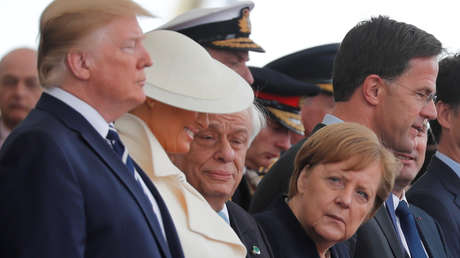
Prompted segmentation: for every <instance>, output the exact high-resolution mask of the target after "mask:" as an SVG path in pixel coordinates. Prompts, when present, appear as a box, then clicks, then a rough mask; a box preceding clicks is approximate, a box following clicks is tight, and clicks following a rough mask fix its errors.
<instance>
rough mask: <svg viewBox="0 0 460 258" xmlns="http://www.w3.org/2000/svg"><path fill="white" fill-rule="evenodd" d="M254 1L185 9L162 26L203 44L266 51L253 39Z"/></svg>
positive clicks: (212, 46) (223, 47)
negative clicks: (252, 16)
mask: <svg viewBox="0 0 460 258" xmlns="http://www.w3.org/2000/svg"><path fill="white" fill-rule="evenodd" d="M252 8H254V3H253V2H251V1H243V2H236V3H233V4H231V5H228V6H224V7H219V8H196V9H192V10H190V11H188V12H185V13H183V14H181V15H179V16H177V17H176V18H174V19H173V20H171V21H169V22H167V23H166V24H164V25H162V26H160V27H159V28H158V29H162V30H174V31H177V32H180V33H182V34H185V35H186V36H188V37H190V38H192V39H193V40H195V41H196V42H198V43H199V44H201V45H203V46H206V47H211V48H217V49H227V50H248V51H256V52H265V50H263V49H262V47H261V46H259V45H258V44H256V43H255V42H254V41H252V40H251V39H250V38H249V35H250V34H251V22H250V20H249V13H250V11H251V10H252Z"/></svg>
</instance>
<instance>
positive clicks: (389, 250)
mask: <svg viewBox="0 0 460 258" xmlns="http://www.w3.org/2000/svg"><path fill="white" fill-rule="evenodd" d="M409 209H410V211H411V213H412V214H413V215H414V217H415V221H416V224H417V228H418V231H419V234H420V237H421V238H422V242H423V245H424V246H425V249H426V251H427V253H428V255H429V257H433V258H444V257H450V255H449V254H448V253H449V252H448V251H447V248H446V243H445V239H444V235H443V234H442V231H441V228H440V226H439V224H437V222H435V221H434V219H433V218H432V217H430V216H429V215H428V214H426V213H425V212H424V211H423V210H421V209H419V208H417V207H415V205H413V204H409ZM351 241H354V242H355V243H354V245H355V247H354V249H355V254H354V257H355V258H368V257H385V258H389V257H395V258H408V257H409V256H408V255H407V254H406V251H405V249H404V247H403V246H402V243H401V242H400V239H399V235H398V233H397V232H396V229H395V227H394V224H393V222H392V219H391V217H390V215H389V213H388V210H387V208H386V207H385V206H382V207H380V208H379V209H378V211H377V213H376V214H375V216H374V217H373V218H371V219H370V220H369V221H368V222H366V223H365V224H363V225H362V226H361V227H360V228H359V229H358V231H357V233H356V237H355V239H352V240H351ZM350 245H353V244H350Z"/></svg>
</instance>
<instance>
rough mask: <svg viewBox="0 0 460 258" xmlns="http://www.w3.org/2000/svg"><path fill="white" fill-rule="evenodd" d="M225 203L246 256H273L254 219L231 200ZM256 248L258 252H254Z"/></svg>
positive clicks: (261, 257) (265, 257)
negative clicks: (244, 248)
mask: <svg viewBox="0 0 460 258" xmlns="http://www.w3.org/2000/svg"><path fill="white" fill-rule="evenodd" d="M226 205H227V210H228V215H229V217H230V225H231V227H232V228H233V230H234V231H235V232H236V234H237V235H238V237H239V238H240V240H241V242H243V244H244V246H245V247H246V250H247V251H248V253H247V255H246V257H247V258H250V257H254V258H255V257H259V258H268V257H273V253H272V250H271V248H270V245H269V242H268V239H267V236H266V235H265V233H264V231H263V230H262V228H261V227H260V226H259V224H258V223H257V222H256V221H255V219H254V218H253V217H252V216H251V215H250V214H249V213H248V212H247V211H245V210H244V209H243V208H241V207H239V206H238V205H237V204H236V203H234V202H232V201H228V202H227V203H226ZM254 247H256V248H254ZM257 248H258V249H259V250H260V254H256V252H257V251H256V249H257Z"/></svg>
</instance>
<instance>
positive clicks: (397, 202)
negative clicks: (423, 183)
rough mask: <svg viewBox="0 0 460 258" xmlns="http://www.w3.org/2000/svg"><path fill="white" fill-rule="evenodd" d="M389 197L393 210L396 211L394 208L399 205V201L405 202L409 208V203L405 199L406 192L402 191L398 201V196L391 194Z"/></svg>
mask: <svg viewBox="0 0 460 258" xmlns="http://www.w3.org/2000/svg"><path fill="white" fill-rule="evenodd" d="M391 197H392V198H393V206H394V207H393V208H394V210H396V208H398V205H399V202H400V201H405V202H406V203H407V206H409V202H408V201H407V199H406V191H403V193H402V198H401V199H399V198H398V196H396V195H394V194H393V193H391Z"/></svg>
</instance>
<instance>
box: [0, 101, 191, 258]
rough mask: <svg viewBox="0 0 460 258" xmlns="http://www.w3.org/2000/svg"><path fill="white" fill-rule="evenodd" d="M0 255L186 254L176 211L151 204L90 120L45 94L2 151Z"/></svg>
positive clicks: (58, 257)
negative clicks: (158, 224) (159, 222)
mask: <svg viewBox="0 0 460 258" xmlns="http://www.w3.org/2000/svg"><path fill="white" fill-rule="evenodd" d="M0 169H1V170H0V218H1V219H0V228H1V230H0V257H5V258H7V257H8V258H9V257H47V258H63V257H66V258H74V257H111V258H116V257H120V258H122V257H123V258H125V257H136V258H142V257H146V258H147V257H149V258H152V257H174V258H175V257H183V253H182V249H181V246H180V243H179V240H178V237H177V234H176V231H175V228H174V224H173V223H172V220H171V217H170V215H169V212H168V210H167V208H166V206H165V204H164V203H163V201H162V199H161V197H160V195H159V193H158V191H157V190H156V188H155V187H154V186H153V184H152V183H151V182H150V180H149V179H148V178H147V177H146V176H145V174H144V173H143V172H142V170H141V169H140V168H139V167H137V170H138V172H139V174H140V175H141V176H142V178H143V180H144V182H145V183H146V185H147V186H148V187H149V189H150V191H151V192H152V194H153V196H154V197H155V199H156V201H157V202H158V205H159V207H160V211H161V215H162V219H163V222H164V227H165V231H166V237H167V239H168V243H166V241H165V240H164V238H163V237H162V233H161V232H159V230H157V229H155V228H158V227H154V226H153V225H154V223H153V221H154V220H155V219H156V217H155V214H154V212H153V210H152V206H151V204H150V202H149V200H148V199H147V197H146V195H145V194H144V193H143V191H142V188H141V187H140V186H139V184H138V183H137V182H136V180H135V179H134V177H133V176H130V174H129V172H128V170H127V168H126V166H125V165H124V164H123V163H122V161H121V159H120V158H119V157H118V156H117V155H116V154H115V152H114V151H113V150H112V149H111V148H110V146H109V145H108V144H107V142H106V141H105V139H104V138H103V137H101V136H100V135H99V134H98V133H97V132H96V130H95V129H94V128H93V127H92V126H91V125H90V124H89V123H88V121H87V120H86V119H85V118H84V117H83V116H81V115H80V114H79V113H78V112H76V111H75V110H74V109H72V108H71V107H69V106H67V105H66V104H64V103H63V102H61V101H59V100H58V99H56V98H54V97H52V96H50V95H47V94H46V93H44V94H43V95H42V97H41V98H40V100H39V102H38V103H37V106H36V108H35V109H34V110H32V111H31V113H30V114H29V116H28V117H27V118H26V119H25V120H24V122H23V123H21V124H20V125H19V126H18V127H17V128H16V129H15V130H14V132H12V133H11V135H10V137H9V138H8V139H7V140H6V142H5V144H4V145H3V147H2V149H1V150H0Z"/></svg>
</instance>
